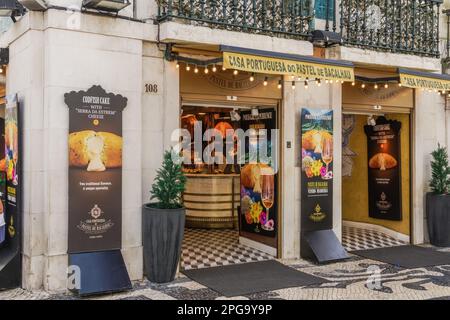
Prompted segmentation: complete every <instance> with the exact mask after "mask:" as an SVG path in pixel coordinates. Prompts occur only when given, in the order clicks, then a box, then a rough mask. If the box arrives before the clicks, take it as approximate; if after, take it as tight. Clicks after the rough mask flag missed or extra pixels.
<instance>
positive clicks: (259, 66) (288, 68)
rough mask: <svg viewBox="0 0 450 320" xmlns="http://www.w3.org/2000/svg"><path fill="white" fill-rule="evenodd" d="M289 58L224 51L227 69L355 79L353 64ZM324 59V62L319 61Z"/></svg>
mask: <svg viewBox="0 0 450 320" xmlns="http://www.w3.org/2000/svg"><path fill="white" fill-rule="evenodd" d="M298 57H299V58H298V59H294V58H292V59H287V58H277V57H267V56H262V55H252V54H246V53H236V52H226V51H225V52H223V65H224V67H225V68H227V69H235V70H240V71H247V72H255V73H265V74H276V75H290V76H296V77H300V78H302V79H305V78H309V79H328V80H339V81H354V80H355V74H354V70H353V67H352V66H343V65H334V64H332V63H329V62H328V60H325V59H317V58H310V57H304V61H302V60H301V59H300V56H298ZM320 60H323V61H324V62H323V63H320V62H317V61H320Z"/></svg>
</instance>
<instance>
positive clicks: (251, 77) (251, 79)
mask: <svg viewBox="0 0 450 320" xmlns="http://www.w3.org/2000/svg"><path fill="white" fill-rule="evenodd" d="M253 81H255V74H254V73H252V75H251V76H250V82H253Z"/></svg>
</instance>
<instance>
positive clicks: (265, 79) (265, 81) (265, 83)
mask: <svg viewBox="0 0 450 320" xmlns="http://www.w3.org/2000/svg"><path fill="white" fill-rule="evenodd" d="M267 83H268V82H267V77H265V78H264V82H263V85H264V86H267Z"/></svg>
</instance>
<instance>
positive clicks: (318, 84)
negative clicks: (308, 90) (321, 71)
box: [317, 79, 322, 87]
mask: <svg viewBox="0 0 450 320" xmlns="http://www.w3.org/2000/svg"><path fill="white" fill-rule="evenodd" d="M317 86H318V87H320V86H322V81H321V80H320V79H317Z"/></svg>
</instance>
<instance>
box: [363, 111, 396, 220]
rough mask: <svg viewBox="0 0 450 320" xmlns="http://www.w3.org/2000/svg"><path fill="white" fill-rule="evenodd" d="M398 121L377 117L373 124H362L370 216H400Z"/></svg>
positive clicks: (387, 217)
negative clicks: (366, 161) (366, 160)
mask: <svg viewBox="0 0 450 320" xmlns="http://www.w3.org/2000/svg"><path fill="white" fill-rule="evenodd" d="M400 129H401V122H399V121H393V120H387V119H386V118H385V117H382V116H380V117H378V118H377V120H376V124H375V125H374V126H372V125H366V126H364V131H365V133H366V135H367V151H368V155H367V156H368V157H367V159H368V164H367V167H368V178H369V186H368V192H369V208H368V209H369V216H370V217H372V218H376V219H385V220H394V221H400V220H402V203H401V201H402V196H401V177H400V174H401V168H400V156H401V155H400Z"/></svg>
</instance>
